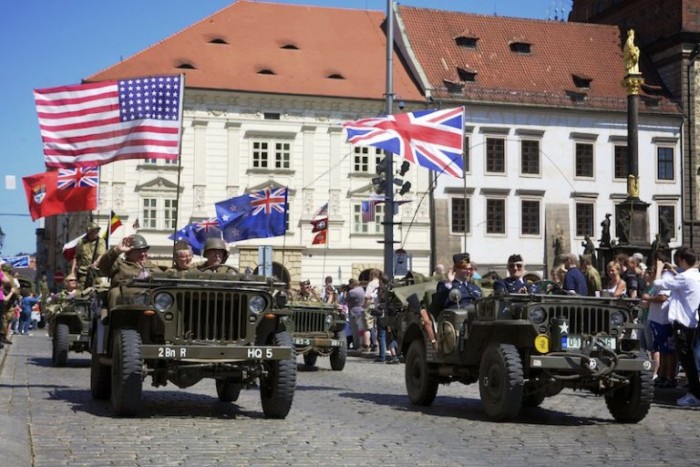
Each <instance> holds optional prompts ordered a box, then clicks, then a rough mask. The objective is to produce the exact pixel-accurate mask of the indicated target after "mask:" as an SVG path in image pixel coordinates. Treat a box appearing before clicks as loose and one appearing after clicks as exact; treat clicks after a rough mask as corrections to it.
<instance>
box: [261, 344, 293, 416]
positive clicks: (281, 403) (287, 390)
mask: <svg viewBox="0 0 700 467" xmlns="http://www.w3.org/2000/svg"><path fill="white" fill-rule="evenodd" d="M272 345H274V346H276V347H291V348H292V358H290V359H287V360H267V361H265V362H263V365H264V366H265V373H264V374H263V375H261V376H260V401H261V402H262V409H263V412H264V413H265V416H266V417H267V418H285V417H286V416H287V414H288V413H289V410H290V409H291V408H292V400H293V399H294V390H295V388H296V384H297V362H296V352H295V351H294V345H293V344H292V337H291V336H290V335H289V334H288V333H286V332H279V333H277V334H275V335H274V337H273V342H272Z"/></svg>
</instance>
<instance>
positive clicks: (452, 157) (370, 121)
mask: <svg viewBox="0 0 700 467" xmlns="http://www.w3.org/2000/svg"><path fill="white" fill-rule="evenodd" d="M343 127H345V130H346V131H347V133H348V142H349V143H351V144H357V145H360V146H375V147H378V148H380V149H384V150H385V151H389V152H390V153H393V154H398V155H400V156H401V157H403V158H404V159H406V160H407V161H409V162H411V163H413V164H418V165H420V166H422V167H426V168H428V169H430V170H435V171H437V172H440V173H442V172H445V173H447V174H449V175H452V176H453V177H457V178H462V177H463V176H464V159H463V156H462V153H463V152H464V107H457V108H454V109H441V110H420V111H417V112H408V113H403V114H395V115H388V116H386V117H377V118H364V119H361V120H355V121H352V122H345V123H343Z"/></svg>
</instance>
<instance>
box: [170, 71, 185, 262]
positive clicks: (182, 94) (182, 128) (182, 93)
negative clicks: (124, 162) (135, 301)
mask: <svg viewBox="0 0 700 467" xmlns="http://www.w3.org/2000/svg"><path fill="white" fill-rule="evenodd" d="M180 86H181V87H180V108H179V110H178V112H179V115H180V142H179V143H178V148H177V194H176V195H175V222H173V254H172V262H173V266H174V265H175V244H176V243H177V226H178V224H179V222H180V177H181V176H182V136H183V134H184V133H185V118H184V115H183V113H182V107H183V103H184V102H185V74H184V73H182V74H180Z"/></svg>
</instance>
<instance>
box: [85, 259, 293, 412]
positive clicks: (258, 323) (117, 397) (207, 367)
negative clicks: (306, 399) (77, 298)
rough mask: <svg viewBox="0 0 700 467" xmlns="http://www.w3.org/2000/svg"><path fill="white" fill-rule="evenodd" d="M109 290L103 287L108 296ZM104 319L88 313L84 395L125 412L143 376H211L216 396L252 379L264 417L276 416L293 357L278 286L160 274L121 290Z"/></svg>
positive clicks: (188, 379) (189, 379)
mask: <svg viewBox="0 0 700 467" xmlns="http://www.w3.org/2000/svg"><path fill="white" fill-rule="evenodd" d="M114 292H115V291H114V290H113V291H111V293H114ZM120 292H121V294H120V296H119V298H118V299H117V300H116V303H117V304H116V305H113V306H112V308H111V309H110V310H109V313H108V316H107V317H106V318H100V317H99V316H96V317H95V319H94V323H95V324H94V329H93V335H92V342H91V352H92V368H91V381H90V387H91V393H92V396H93V398H95V399H108V398H109V399H111V405H112V410H113V412H114V413H115V414H116V415H118V416H132V415H134V414H135V413H136V412H137V410H138V408H139V404H140V401H141V395H142V394H141V392H142V382H143V380H145V379H146V377H148V376H150V377H151V379H152V385H153V386H155V387H158V386H165V385H166V384H167V383H168V382H171V383H173V384H175V385H176V386H178V387H180V388H186V387H189V386H192V385H194V384H196V383H198V382H199V381H200V380H202V379H204V378H210V379H214V380H215V381H216V392H217V396H218V398H219V400H220V401H222V402H232V401H236V400H237V399H238V397H239V395H240V391H241V390H242V389H244V388H246V387H248V386H249V385H254V384H255V383H256V382H257V381H258V380H259V387H260V398H261V401H262V409H263V412H264V414H265V416H266V417H269V418H285V417H286V416H287V414H288V413H289V410H290V409H291V406H292V400H293V398H294V391H295V387H296V354H295V351H294V347H293V345H292V339H291V337H290V335H289V334H288V333H287V332H286V330H285V322H286V320H287V319H288V317H289V315H290V311H289V309H288V308H287V295H286V293H285V292H284V283H278V282H275V281H273V280H272V279H268V278H265V277H261V276H250V275H239V274H235V275H230V274H221V273H211V272H198V271H187V272H163V273H156V274H153V275H152V276H151V277H149V278H148V279H138V280H137V279H134V280H131V281H129V282H128V283H124V284H122V285H121V286H120Z"/></svg>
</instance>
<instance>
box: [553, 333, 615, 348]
mask: <svg viewBox="0 0 700 467" xmlns="http://www.w3.org/2000/svg"><path fill="white" fill-rule="evenodd" d="M595 339H596V341H597V342H602V344H603V345H604V346H605V347H609V348H611V349H614V348H615V344H616V343H617V342H616V340H615V338H614V337H610V336H600V337H596V338H595ZM582 344H583V339H582V338H581V336H577V335H573V336H562V338H561V346H562V348H564V349H580V348H581V345H582ZM596 347H597V345H596Z"/></svg>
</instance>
